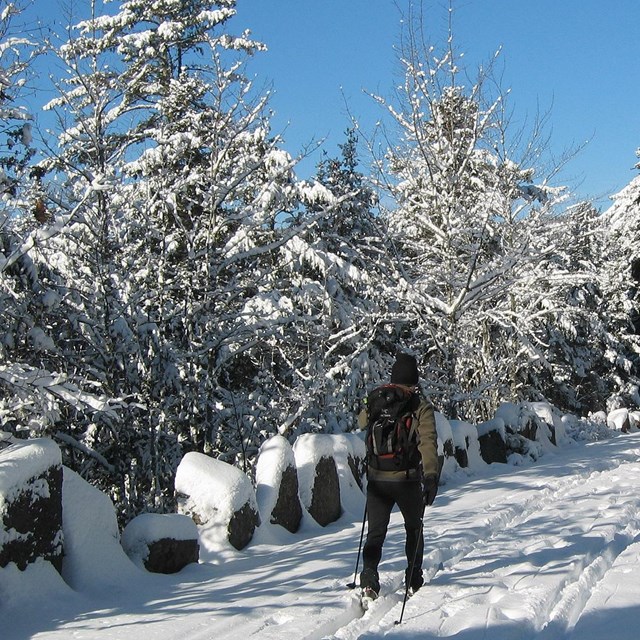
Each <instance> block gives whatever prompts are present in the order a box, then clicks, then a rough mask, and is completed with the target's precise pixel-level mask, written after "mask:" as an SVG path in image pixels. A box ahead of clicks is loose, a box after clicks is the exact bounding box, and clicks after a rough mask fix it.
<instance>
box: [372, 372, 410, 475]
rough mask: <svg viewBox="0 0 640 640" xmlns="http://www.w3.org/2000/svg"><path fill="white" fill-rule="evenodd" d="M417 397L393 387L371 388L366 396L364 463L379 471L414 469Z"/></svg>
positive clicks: (390, 385) (391, 385)
mask: <svg viewBox="0 0 640 640" xmlns="http://www.w3.org/2000/svg"><path fill="white" fill-rule="evenodd" d="M419 404H420V399H419V397H418V395H417V394H415V393H412V392H410V391H407V390H405V389H403V388H401V387H398V386H397V385H394V384H386V385H383V386H381V387H377V388H376V389H374V390H373V391H372V392H371V393H370V394H369V396H368V397H367V406H368V413H369V420H368V422H367V435H366V445H367V463H368V464H369V466H371V467H373V468H374V469H379V470H380V471H404V470H409V469H414V468H415V467H417V466H418V465H419V463H420V453H419V451H418V433H417V419H416V417H415V415H414V411H415V410H416V409H417V408H418V405H419Z"/></svg>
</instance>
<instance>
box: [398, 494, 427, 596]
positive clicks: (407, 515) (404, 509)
mask: <svg viewBox="0 0 640 640" xmlns="http://www.w3.org/2000/svg"><path fill="white" fill-rule="evenodd" d="M396 502H397V503H398V507H399V509H400V512H401V513H402V517H403V518H404V528H405V532H406V541H405V554H406V556H407V573H406V580H407V584H408V585H409V586H410V587H411V588H412V589H414V590H417V589H419V588H420V587H421V586H422V583H423V581H424V580H423V577H422V558H423V555H424V536H423V533H422V517H423V513H424V505H423V502H422V486H421V484H420V482H406V483H403V487H402V491H401V492H398V495H397V496H396ZM411 568H413V571H410V569H411ZM409 573H411V575H409Z"/></svg>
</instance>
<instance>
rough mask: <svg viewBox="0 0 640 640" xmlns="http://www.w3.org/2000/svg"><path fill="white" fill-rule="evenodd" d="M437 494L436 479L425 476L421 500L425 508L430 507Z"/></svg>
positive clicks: (435, 477)
mask: <svg viewBox="0 0 640 640" xmlns="http://www.w3.org/2000/svg"><path fill="white" fill-rule="evenodd" d="M437 493H438V477H437V476H433V475H432V476H426V477H425V478H424V480H423V481H422V499H423V501H424V506H425V507H430V506H431V505H432V504H433V501H434V500H435V499H436V495H437Z"/></svg>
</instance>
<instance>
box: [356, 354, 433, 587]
mask: <svg viewBox="0 0 640 640" xmlns="http://www.w3.org/2000/svg"><path fill="white" fill-rule="evenodd" d="M418 378H419V375H418V365H417V362H416V359H415V358H414V357H413V356H411V355H409V354H406V353H401V352H400V353H398V354H397V356H396V361H395V363H394V364H393V367H392V369H391V384H390V385H385V387H384V388H385V389H386V390H388V391H394V392H396V393H398V392H402V393H403V394H404V395H405V397H406V398H407V405H406V406H407V407H408V409H409V412H410V413H411V414H412V418H411V419H410V422H411V426H412V427H413V429H412V433H413V432H415V433H417V451H415V447H414V454H415V455H414V456H413V458H412V459H411V460H410V461H409V462H408V463H407V464H404V465H403V467H404V466H406V467H407V468H401V469H393V470H389V464H381V463H379V462H378V460H377V459H376V458H377V456H375V455H372V454H371V453H369V456H368V465H367V480H368V483H367V519H368V531H367V538H366V541H365V545H364V549H363V554H362V558H363V570H362V573H361V574H360V587H361V589H362V595H363V598H368V599H375V598H376V597H377V596H378V593H379V591H380V581H379V576H378V564H379V563H380V559H381V557H382V545H383V543H384V539H385V537H386V534H387V527H388V525H389V519H390V516H391V511H392V509H393V507H394V505H396V504H397V505H398V508H399V509H400V512H401V513H402V516H403V518H404V527H405V531H406V540H405V553H406V556H407V570H406V572H405V581H406V585H407V588H409V589H411V590H413V591H417V590H418V589H419V588H420V587H421V586H422V584H423V582H424V579H423V576H422V556H423V549H424V538H423V534H422V518H423V516H424V508H425V506H430V505H431V504H433V501H434V500H435V497H436V493H437V491H438V475H439V465H438V445H437V435H436V424H435V417H434V413H433V407H432V405H431V403H430V402H429V401H428V400H426V399H425V398H423V397H422V396H421V395H420V393H419V390H418ZM373 411H374V409H373V407H372V406H371V403H369V404H368V405H367V408H365V409H364V410H363V411H362V412H360V415H359V416H358V424H359V426H360V428H366V427H367V426H368V424H369V419H370V418H372V417H373V418H375V416H370V415H369V414H370V412H372V413H373ZM412 437H414V436H413V435H412ZM381 467H382V468H381Z"/></svg>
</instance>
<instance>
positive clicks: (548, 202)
mask: <svg viewBox="0 0 640 640" xmlns="http://www.w3.org/2000/svg"><path fill="white" fill-rule="evenodd" d="M408 24H409V27H408V31H407V32H406V38H405V41H404V47H403V49H402V54H403V56H402V58H401V64H402V68H403V72H404V81H403V82H402V84H401V85H400V86H399V87H397V90H396V95H395V99H393V100H386V99H382V98H379V101H380V102H381V103H382V104H383V106H384V107H385V108H386V109H387V111H388V113H389V114H390V115H391V117H392V122H393V124H394V127H395V131H392V130H391V129H387V131H386V140H390V141H392V142H391V144H386V145H385V146H384V147H383V148H384V149H385V150H386V151H385V155H384V157H380V158H378V159H377V166H378V169H379V171H380V176H379V180H380V181H381V183H382V184H383V185H384V186H385V187H386V189H387V192H388V198H389V199H390V201H391V202H392V206H391V207H390V210H389V212H388V214H387V217H388V221H389V226H390V230H391V232H392V233H393V236H394V239H395V241H396V243H397V245H398V251H399V254H400V256H401V260H402V263H403V265H404V269H405V276H406V279H407V287H408V288H407V295H406V296H405V299H404V300H403V303H404V304H405V306H407V307H410V308H411V309H412V311H413V321H412V324H411V327H412V328H411V339H412V342H413V346H414V348H415V349H416V350H418V351H419V352H421V353H423V354H424V355H425V357H424V360H425V364H426V366H427V367H429V368H430V369H431V372H430V376H431V380H430V383H431V386H432V389H431V392H432V394H433V395H434V396H436V397H437V396H440V402H441V404H442V408H443V410H444V411H445V413H446V414H447V415H448V416H450V417H458V416H460V417H466V418H471V419H481V418H484V417H488V416H490V415H491V413H492V411H493V410H494V409H495V406H496V404H497V402H499V400H500V399H501V398H504V397H510V398H513V397H517V396H519V395H520V394H523V393H527V392H528V391H527V390H525V389H522V388H521V385H520V380H519V378H520V376H519V375H517V374H518V372H519V371H520V370H521V368H523V367H530V366H534V367H535V366H538V363H537V360H538V357H539V355H538V353H537V352H536V348H535V345H534V344H533V342H534V337H533V336H532V335H531V333H530V331H531V328H532V323H531V322H529V320H530V319H532V318H533V317H534V316H539V315H540V314H543V315H544V314H545V313H546V311H545V310H544V308H541V307H540V305H539V304H538V303H537V302H536V300H537V297H538V296H539V295H541V296H542V297H544V295H543V292H544V287H545V284H544V283H543V281H541V280H538V279H534V278H532V277H531V275H532V274H533V273H534V272H535V271H536V269H538V268H540V269H546V270H551V271H553V273H552V274H550V277H551V278H555V277H556V276H557V277H559V278H560V277H562V274H561V272H560V271H559V270H558V271H555V270H554V264H555V254H556V251H557V248H556V247H554V246H552V245H550V244H548V243H547V242H546V241H545V238H546V237H547V236H546V234H544V233H543V230H544V229H545V226H546V225H547V223H548V222H549V221H551V220H553V218H554V216H555V215H557V213H558V212H559V207H560V202H561V201H562V191H563V190H562V189H560V188H552V187H551V184H550V182H549V181H548V179H547V177H545V176H544V175H542V174H540V167H538V166H536V160H537V161H538V163H539V158H537V157H536V156H535V154H534V153H533V152H532V151H533V150H536V153H537V152H538V147H539V144H540V140H538V139H536V135H537V134H536V131H534V133H533V134H532V135H533V137H532V138H531V139H530V140H529V141H528V142H527V143H525V142H524V138H523V136H522V134H521V132H516V133H515V134H514V135H513V136H512V137H511V136H510V131H509V129H510V127H509V118H508V117H507V106H506V93H505V92H501V91H499V90H498V91H497V92H496V91H494V90H493V88H494V87H495V85H494V84H492V82H491V80H492V75H491V69H480V71H479V73H478V76H477V79H476V80H475V82H473V83H469V81H468V80H467V76H466V75H465V71H464V69H461V68H460V67H459V66H458V65H459V63H460V56H459V55H457V54H456V53H455V51H454V47H453V38H452V36H451V27H450V37H449V39H448V45H447V47H446V48H445V50H444V51H443V52H442V53H441V54H439V53H437V52H436V50H435V49H434V48H425V47H424V46H423V44H422V43H423V40H422V35H421V34H422V31H421V29H422V25H421V24H420V22H419V21H418V22H417V24H416V23H413V22H411V21H409V23H408ZM542 265H544V267H543V266H542ZM524 282H527V283H528V284H527V286H528V287H529V289H528V294H527V295H528V298H529V300H528V302H527V303H526V305H525V307H523V306H522V304H521V303H522V302H524V301H518V300H515V299H514V296H515V295H516V291H517V289H518V287H520V288H521V289H522V288H523V287H522V283H524ZM554 304H555V302H554Z"/></svg>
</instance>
